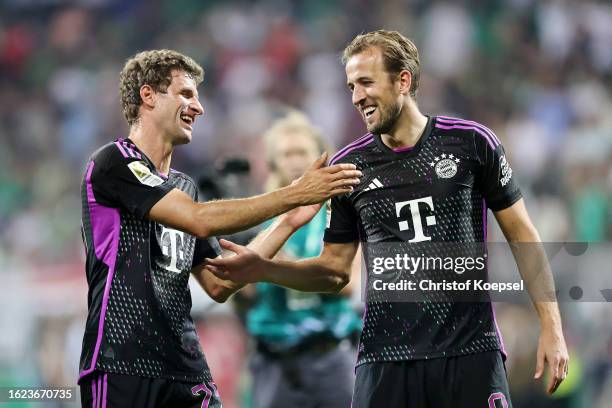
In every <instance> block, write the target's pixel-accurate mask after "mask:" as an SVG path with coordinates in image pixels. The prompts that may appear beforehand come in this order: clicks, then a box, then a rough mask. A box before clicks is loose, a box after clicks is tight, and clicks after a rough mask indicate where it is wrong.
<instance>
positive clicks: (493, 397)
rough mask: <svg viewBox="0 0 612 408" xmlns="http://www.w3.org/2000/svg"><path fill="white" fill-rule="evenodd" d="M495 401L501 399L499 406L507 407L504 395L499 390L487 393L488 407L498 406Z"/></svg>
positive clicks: (494, 407)
mask: <svg viewBox="0 0 612 408" xmlns="http://www.w3.org/2000/svg"><path fill="white" fill-rule="evenodd" d="M495 401H501V407H500V408H508V402H507V401H506V396H505V395H504V394H503V393H501V392H494V393H493V394H491V395H489V408H498V405H497V404H496V403H495Z"/></svg>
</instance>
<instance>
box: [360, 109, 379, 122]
mask: <svg viewBox="0 0 612 408" xmlns="http://www.w3.org/2000/svg"><path fill="white" fill-rule="evenodd" d="M377 109H378V107H377V106H375V105H368V106H364V107H363V108H361V113H362V114H363V117H364V118H365V119H366V120H368V119H369V118H371V117H372V115H374V112H376V110H377Z"/></svg>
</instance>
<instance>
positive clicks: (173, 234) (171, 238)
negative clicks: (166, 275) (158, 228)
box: [161, 225, 185, 273]
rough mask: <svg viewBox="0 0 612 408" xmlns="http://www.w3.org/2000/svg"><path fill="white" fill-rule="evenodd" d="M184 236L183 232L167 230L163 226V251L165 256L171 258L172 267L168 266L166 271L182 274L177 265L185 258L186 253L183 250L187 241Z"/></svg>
mask: <svg viewBox="0 0 612 408" xmlns="http://www.w3.org/2000/svg"><path fill="white" fill-rule="evenodd" d="M183 234H184V233H183V232H181V231H177V230H175V229H172V228H166V227H164V226H163V225H162V233H161V241H162V246H161V247H162V248H161V249H162V253H163V254H164V255H165V256H168V257H170V265H168V266H166V269H167V270H169V271H170V272H176V273H181V270H180V269H178V268H177V263H178V260H179V259H180V260H181V261H182V260H183V259H184V258H185V251H184V249H183V243H184V242H185V240H184V235H183Z"/></svg>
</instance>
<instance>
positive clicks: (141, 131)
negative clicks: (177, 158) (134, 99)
mask: <svg viewBox="0 0 612 408" xmlns="http://www.w3.org/2000/svg"><path fill="white" fill-rule="evenodd" d="M129 137H130V140H131V141H132V142H134V143H135V144H136V146H138V148H139V149H140V150H141V151H142V152H143V153H144V154H146V155H147V157H148V158H149V160H151V162H153V164H154V165H155V168H156V169H157V171H159V172H161V173H163V174H168V173H169V172H170V162H171V161H172V151H173V149H174V146H173V145H172V143H170V142H168V141H166V140H165V139H164V138H163V137H161V135H158V134H156V132H155V131H151V132H149V131H147V129H146V128H145V127H144V126H141V125H136V126H132V129H131V130H130V136H129Z"/></svg>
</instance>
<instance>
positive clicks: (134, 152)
mask: <svg viewBox="0 0 612 408" xmlns="http://www.w3.org/2000/svg"><path fill="white" fill-rule="evenodd" d="M140 160H142V153H141V152H140V150H139V149H138V147H137V146H136V145H135V144H134V143H133V142H132V141H131V140H129V139H122V138H120V139H116V140H114V141H112V142H108V143H106V144H105V145H103V146H101V147H100V148H98V149H97V150H96V151H95V152H94V153H93V154H92V155H91V157H90V161H93V162H94V163H95V164H96V166H99V167H102V168H103V167H112V166H113V165H115V164H121V163H125V164H128V163H130V162H133V161H140Z"/></svg>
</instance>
